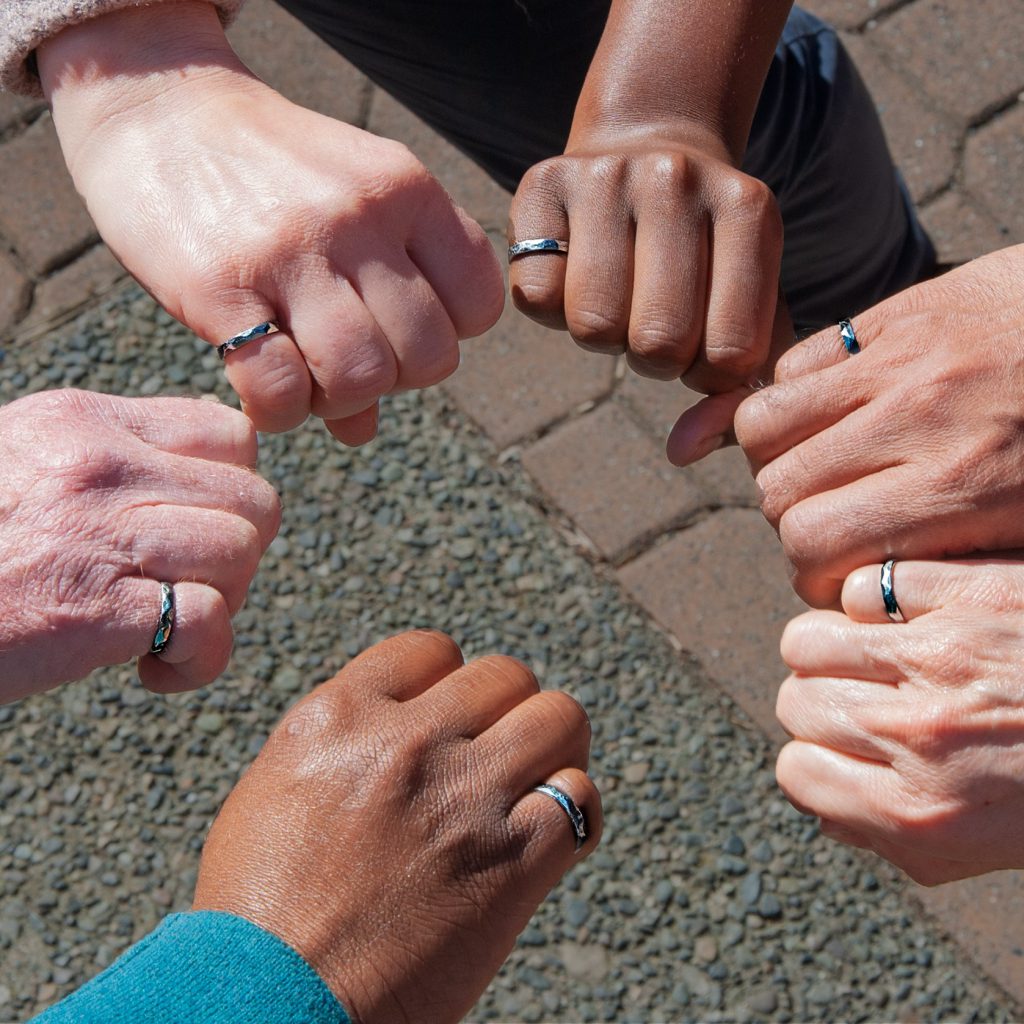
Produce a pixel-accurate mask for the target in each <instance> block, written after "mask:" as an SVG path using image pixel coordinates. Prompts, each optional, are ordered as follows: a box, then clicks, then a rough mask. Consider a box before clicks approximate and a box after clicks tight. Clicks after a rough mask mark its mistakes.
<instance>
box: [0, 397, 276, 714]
mask: <svg viewBox="0 0 1024 1024" xmlns="http://www.w3.org/2000/svg"><path fill="white" fill-rule="evenodd" d="M255 460H256V433H255V431H254V430H253V427H252V424H251V423H250V422H249V420H248V419H246V417H245V416H243V415H242V414H241V413H239V412H236V411H235V410H234V409H229V408H227V407H226V406H222V405H217V404H216V403H212V402H205V401H198V400H195V399H186V398H144V399H128V398H114V397H112V396H109V395H96V394H90V393H88V392H84V391H51V392H45V393H42V394H38V395H33V396H31V397H29V398H22V399H20V400H18V401H16V402H12V403H11V404H10V405H7V406H4V407H3V408H2V409H0V461H2V463H3V467H4V472H3V476H2V478H0V680H2V683H0V702H2V701H6V700H14V699H16V698H18V697H22V696H25V695H26V694H28V693H32V692H34V691H37V690H43V689H47V688H49V687H51V686H55V685H56V684H57V683H61V682H65V681H68V680H71V679H81V678H83V677H84V676H86V675H88V673H89V672H91V671H92V670H93V669H94V668H98V667H100V666H103V665H115V664H119V663H121V662H125V661H129V660H131V659H132V658H136V657H139V658H140V661H139V677H140V678H141V679H142V682H143V683H144V684H145V685H146V686H147V687H149V688H150V689H153V690H158V691H174V690H188V689H194V688H195V687H197V686H202V685H204V684H206V683H209V682H212V681H213V680H214V679H215V678H216V677H217V676H218V675H219V674H220V673H221V672H222V671H223V670H224V668H225V666H226V665H227V661H228V657H229V656H230V653H231V643H232V634H231V616H232V615H233V614H234V613H235V612H236V611H237V610H238V609H239V608H240V607H241V605H242V603H243V601H244V600H245V594H246V591H247V590H248V587H249V583H250V581H251V580H252V577H253V574H254V573H255V571H256V566H257V564H258V562H259V559H260V556H261V555H262V554H263V552H264V550H266V547H267V545H268V544H269V543H270V541H271V540H272V539H273V537H274V535H275V534H276V532H277V527H278V523H279V520H280V508H279V503H278V499H277V494H276V493H275V492H274V490H273V488H272V487H271V486H270V485H269V484H267V483H266V482H265V481H264V480H262V479H261V478H260V477H258V476H257V475H256V474H255V473H254V472H253V471H252V469H251V467H252V466H253V465H254V463H255ZM160 581H165V582H167V583H171V584H173V585H174V589H175V595H176V618H175V624H174V629H173V632H172V634H171V640H170V643H169V645H168V647H167V649H166V650H165V651H164V652H163V653H162V654H159V655H153V654H147V651H148V650H149V648H150V645H151V644H152V642H153V636H154V633H155V631H156V627H157V624H158V621H159V614H160V587H159V582H160Z"/></svg>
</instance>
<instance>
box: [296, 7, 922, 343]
mask: <svg viewBox="0 0 1024 1024" xmlns="http://www.w3.org/2000/svg"><path fill="white" fill-rule="evenodd" d="M278 2H279V3H281V5H282V6H283V7H285V8H286V9H287V10H289V11H291V12H292V13H293V14H294V15H296V16H297V17H298V18H299V19H300V20H301V21H303V22H304V23H305V24H306V25H307V26H308V27H309V28H310V29H312V30H313V31H314V32H315V33H316V34H317V35H319V36H320V37H321V38H322V39H324V40H325V41H326V42H327V43H329V44H330V45H331V46H332V47H334V48H335V49H336V50H338V51H339V52H340V53H341V54H343V55H344V56H345V57H346V58H347V59H348V60H349V61H351V62H352V63H353V64H354V65H355V66H356V67H358V68H360V70H362V71H363V72H364V73H365V74H366V75H367V76H368V77H369V78H370V79H371V80H372V81H373V82H375V83H376V84H377V85H379V86H380V87H381V88H383V89H385V90H387V91H388V92H389V93H391V94H392V95H393V96H394V97H395V98H396V99H398V100H399V101H400V102H402V103H403V104H405V105H406V106H407V107H408V108H409V109H410V110H412V111H413V112H414V113H415V114H417V115H418V116H419V117H421V118H422V119H423V120H424V121H426V122H427V123H428V124H430V125H431V126H432V127H433V128H434V129H435V130H436V131H438V132H439V133H440V134H441V135H443V136H444V137H445V138H446V139H448V140H449V141H450V142H451V143H453V144H454V145H455V146H457V147H458V148H459V149H460V150H462V152H464V153H465V154H466V155H467V156H469V157H470V158H471V159H473V160H474V161H476V163H478V164H479V165H480V166H481V167H483V168H484V170H486V171H487V172H488V173H489V174H490V175H491V176H492V177H493V178H494V179H495V181H497V182H498V183H499V184H501V185H503V186H504V187H505V188H507V189H509V190H510V191H511V190H514V189H515V187H516V185H517V183H518V182H519V180H520V178H521V177H522V175H523V173H524V172H525V171H526V170H527V169H528V168H529V167H530V166H531V165H533V164H534V163H536V162H538V161H540V160H543V159H546V158H547V157H550V156H554V155H556V154H558V153H561V152H562V150H563V148H564V146H565V140H566V138H567V137H568V134H569V128H570V125H571V123H572V116H573V110H574V108H575V104H576V98H577V96H578V95H579V91H580V88H581V86H582V83H583V80H584V77H585V76H586V73H587V69H588V67H589V65H590V61H591V59H592V57H593V54H594V51H595V49H596V47H597V44H598V41H599V39H600V37H601V32H602V31H603V29H604V24H605V20H606V18H607V14H608V8H609V0H437V2H426V0H278ZM744 170H745V171H746V172H747V173H748V174H751V175H753V176H755V177H757V178H760V179H761V180H762V181H764V182H765V183H766V184H768V185H769V186H770V187H771V188H772V190H773V191H774V192H775V195H776V197H777V198H778V201H779V205H780V208H781V210H782V217H783V222H784V224H785V230H786V237H785V246H784V252H783V266H782V287H783V291H784V292H785V294H786V298H787V300H788V302H789V305H790V310H791V312H792V313H793V316H794V319H795V321H796V322H797V324H798V326H800V327H802V328H810V327H818V326H822V325H825V324H828V323H833V322H836V321H838V320H839V319H841V318H843V317H846V316H850V315H852V314H853V313H856V312H858V311H860V310H862V309H864V308H866V307H868V306H870V305H873V304H874V303H875V302H877V301H879V300H880V299H882V298H884V297H885V296H887V295H890V294H892V293H894V292H896V291H899V290H901V289H902V288H905V287H907V286H909V285H911V284H913V283H914V282H915V281H918V280H920V279H921V278H922V277H924V276H927V275H928V274H929V273H930V272H931V271H932V270H933V268H934V263H935V255H934V251H933V249H932V246H931V243H930V242H929V240H928V238H927V236H926V235H925V233H924V231H923V230H922V228H921V226H920V224H919V222H918V220H917V217H916V215H915V213H914V210H913V205H912V203H911V201H910V199H909V196H908V195H907V192H906V188H905V186H904V185H903V182H902V179H901V178H900V176H899V174H898V172H897V171H896V169H895V167H894V166H893V163H892V159H891V157H890V155H889V151H888V147H887V146H886V142H885V137H884V135H883V133H882V128H881V125H880V123H879V121H878V116H877V112H876V110H875V106H874V103H873V102H872V100H871V97H870V95H869V94H868V92H867V90H866V88H865V87H864V84H863V82H862V81H861V79H860V76H859V75H858V74H857V71H856V68H855V67H854V66H853V63H852V61H851V60H850V57H849V55H848V54H847V53H846V51H845V50H844V49H843V47H842V44H841V43H840V41H839V39H838V37H837V36H836V34H835V32H834V31H833V30H832V29H830V28H829V27H828V26H827V25H825V24H824V23H823V22H821V21H819V20H818V19H816V18H814V17H813V16H812V15H810V14H807V13H806V12H804V11H801V10H799V9H795V10H794V11H793V13H792V15H791V16H790V18H789V21H788V23H787V25H786V28H785V31H784V33H783V36H782V39H781V40H780V42H779V46H778V48H777V49H776V53H775V57H774V59H773V61H772V65H771V69H770V70H769V73H768V77H767V80H766V82H765V86H764V89H763V91H762V95H761V99H760V102H759V105H758V109H757V114H756V117H755V120H754V125H753V128H752V131H751V136H750V141H749V145H748V149H747V154H746V158H745V160H744Z"/></svg>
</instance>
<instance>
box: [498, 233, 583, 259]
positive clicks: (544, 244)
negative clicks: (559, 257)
mask: <svg viewBox="0 0 1024 1024" xmlns="http://www.w3.org/2000/svg"><path fill="white" fill-rule="evenodd" d="M568 251H569V243H568V242H566V241H564V240H563V239H561V238H524V239H523V240H522V241H521V242H513V243H512V244H511V245H510V246H509V247H508V258H509V260H514V259H515V258H516V257H517V256H528V255H529V254H530V253H531V252H568Z"/></svg>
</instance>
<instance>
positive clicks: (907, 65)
mask: <svg viewBox="0 0 1024 1024" xmlns="http://www.w3.org/2000/svg"><path fill="white" fill-rule="evenodd" d="M870 37H871V39H872V41H874V42H877V43H878V44H879V45H881V46H883V47H884V48H885V49H886V50H887V51H888V53H889V56H890V58H891V60H892V61H893V63H894V64H895V65H898V66H900V67H901V68H903V69H904V70H905V71H907V72H909V73H910V74H912V75H913V76H914V77H915V78H916V79H917V81H918V82H920V83H921V85H922V86H923V87H924V89H925V91H926V92H927V93H928V94H929V95H931V96H932V97H933V99H935V100H936V101H938V103H939V104H941V105H942V107H943V108H944V109H945V110H948V111H949V112H950V114H953V115H955V116H958V117H960V118H962V119H963V120H969V121H973V120H976V119H977V118H979V117H981V116H982V115H983V114H984V113H985V112H986V111H988V110H990V109H992V108H994V107H997V106H999V105H1001V104H1002V103H1005V102H1006V100H1008V99H1010V98H1011V97H1013V96H1014V95H1016V93H1018V92H1019V91H1020V90H1021V89H1022V88H1024V61H1022V60H1021V54H1022V53H1024V15H1022V12H1021V8H1020V4H1019V3H1016V2H1013V0H917V2H916V3H911V4H908V5H907V6H905V7H903V8H901V9H900V10H898V11H897V12H896V13H895V14H893V15H892V17H890V18H886V19H885V20H884V21H882V22H881V23H880V24H879V26H878V28H877V29H876V30H875V31H874V32H872V33H870Z"/></svg>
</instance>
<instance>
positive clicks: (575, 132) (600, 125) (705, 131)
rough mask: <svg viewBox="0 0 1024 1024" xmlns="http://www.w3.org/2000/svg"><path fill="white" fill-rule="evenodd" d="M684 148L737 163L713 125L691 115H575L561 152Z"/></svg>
mask: <svg viewBox="0 0 1024 1024" xmlns="http://www.w3.org/2000/svg"><path fill="white" fill-rule="evenodd" d="M677 148H679V149H686V150H695V151H697V152H699V153H702V154H705V155H707V156H710V157H712V158H713V159H715V160H719V161H721V162H722V163H727V164H730V165H731V166H733V167H736V166H738V164H739V158H738V157H737V156H736V155H735V154H734V153H733V151H732V148H731V147H730V145H729V142H728V140H727V139H726V138H725V137H724V135H723V134H722V133H721V132H720V131H719V130H717V129H716V128H715V127H713V126H711V125H708V124H705V123H703V122H701V121H699V120H697V119H695V118H683V117H680V118H675V119H672V120H662V121H640V122H637V120H636V116H635V114H633V115H632V116H631V117H630V118H626V117H621V118H619V117H615V116H614V115H607V114H606V115H604V116H602V117H599V118H593V117H587V118H580V117H577V118H576V120H574V121H573V126H572V131H571V132H570V134H569V141H568V143H567V144H566V148H565V152H566V154H567V155H569V156H583V155H587V154H597V153H607V152H609V151H610V150H617V151H625V152H630V151H633V152H640V151H649V150H653V149H677Z"/></svg>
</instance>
